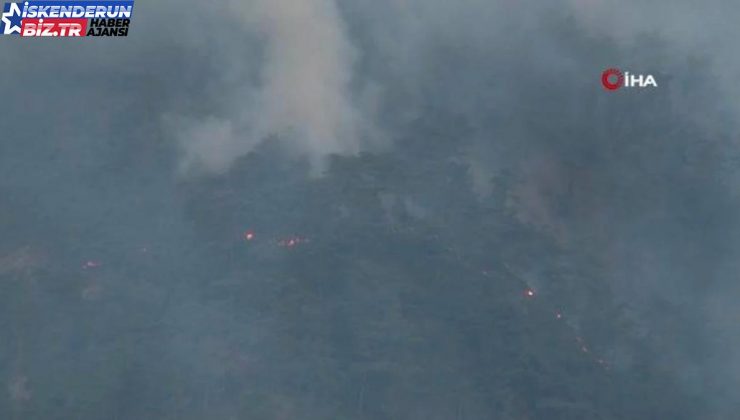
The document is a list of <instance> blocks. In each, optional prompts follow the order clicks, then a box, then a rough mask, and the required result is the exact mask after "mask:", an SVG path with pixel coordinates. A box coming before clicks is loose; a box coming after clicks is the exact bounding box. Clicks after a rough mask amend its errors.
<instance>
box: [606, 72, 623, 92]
mask: <svg viewBox="0 0 740 420" xmlns="http://www.w3.org/2000/svg"><path fill="white" fill-rule="evenodd" d="M611 76H617V81H616V82H614V83H612V82H610V81H609V78H610V77H611ZM601 84H602V85H604V89H606V90H617V89H619V88H621V87H622V84H624V75H623V74H622V72H621V71H619V69H613V68H612V69H606V70H604V72H603V73H601Z"/></svg>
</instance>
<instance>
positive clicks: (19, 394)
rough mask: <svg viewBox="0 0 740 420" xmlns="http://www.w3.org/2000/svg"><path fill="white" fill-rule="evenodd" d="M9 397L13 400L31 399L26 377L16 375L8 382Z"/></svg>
mask: <svg viewBox="0 0 740 420" xmlns="http://www.w3.org/2000/svg"><path fill="white" fill-rule="evenodd" d="M8 392H9V393H10V399H11V400H13V401H19V402H20V401H28V400H30V399H31V391H29V390H28V378H27V377H25V376H17V377H15V378H13V379H12V380H11V381H10V383H9V384H8Z"/></svg>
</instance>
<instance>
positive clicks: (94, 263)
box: [82, 261, 103, 270]
mask: <svg viewBox="0 0 740 420" xmlns="http://www.w3.org/2000/svg"><path fill="white" fill-rule="evenodd" d="M101 265H103V264H102V263H100V262H98V261H87V262H86V263H84V264H82V269H83V270H87V269H90V268H98V267H100V266H101Z"/></svg>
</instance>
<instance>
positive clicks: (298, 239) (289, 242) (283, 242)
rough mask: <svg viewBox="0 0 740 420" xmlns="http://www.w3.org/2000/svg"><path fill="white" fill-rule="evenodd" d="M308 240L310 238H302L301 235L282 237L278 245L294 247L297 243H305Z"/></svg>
mask: <svg viewBox="0 0 740 420" xmlns="http://www.w3.org/2000/svg"><path fill="white" fill-rule="evenodd" d="M306 242H308V239H306V238H301V237H299V236H294V237H291V238H286V239H281V240H280V241H278V246H281V247H284V248H293V247H295V246H297V245H300V244H303V243H306Z"/></svg>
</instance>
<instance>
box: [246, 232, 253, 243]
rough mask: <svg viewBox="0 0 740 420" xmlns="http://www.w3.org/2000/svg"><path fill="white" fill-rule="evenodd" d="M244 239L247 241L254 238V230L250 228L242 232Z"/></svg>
mask: <svg viewBox="0 0 740 420" xmlns="http://www.w3.org/2000/svg"><path fill="white" fill-rule="evenodd" d="M244 239H246V240H248V241H251V240H252V239H254V232H253V231H251V230H248V231H246V232H244Z"/></svg>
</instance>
